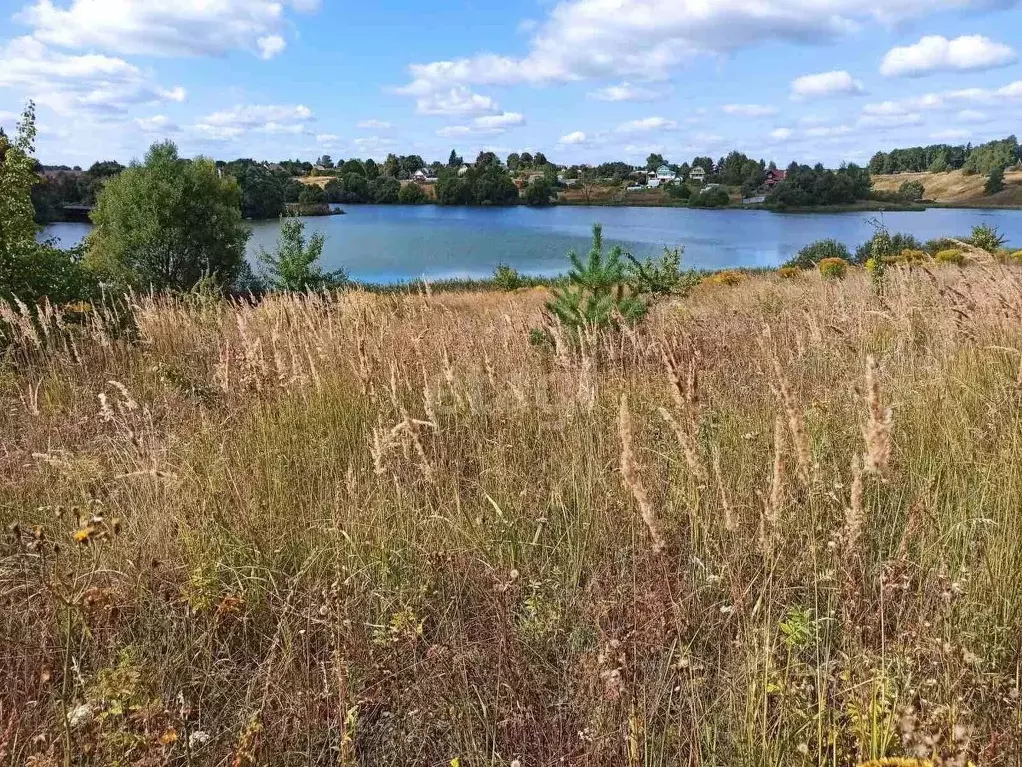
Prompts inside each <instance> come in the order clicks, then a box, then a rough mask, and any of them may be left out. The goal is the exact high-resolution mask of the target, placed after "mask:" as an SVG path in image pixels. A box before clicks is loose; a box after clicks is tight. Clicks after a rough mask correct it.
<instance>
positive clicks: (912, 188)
mask: <svg viewBox="0 0 1022 767" xmlns="http://www.w3.org/2000/svg"><path fill="white" fill-rule="evenodd" d="M924 194H926V188H925V187H924V186H923V185H922V184H921V183H920V182H919V181H906V182H905V183H904V184H902V185H901V187H900V188H899V189H898V196H899V197H900V198H901V199H903V200H905V201H906V202H919V200H921V199H923V195H924Z"/></svg>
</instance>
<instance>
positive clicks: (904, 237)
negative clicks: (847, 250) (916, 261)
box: [851, 229, 923, 266]
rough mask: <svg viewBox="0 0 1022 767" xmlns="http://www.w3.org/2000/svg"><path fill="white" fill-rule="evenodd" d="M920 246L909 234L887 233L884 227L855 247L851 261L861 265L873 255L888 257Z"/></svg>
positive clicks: (919, 248)
mask: <svg viewBox="0 0 1022 767" xmlns="http://www.w3.org/2000/svg"><path fill="white" fill-rule="evenodd" d="M922 247H923V246H922V243H921V242H919V240H917V239H916V238H915V237H913V236H912V235H911V234H902V233H900V232H899V233H897V234H889V233H888V232H887V230H886V229H881V230H880V231H878V232H877V233H876V234H874V235H873V236H872V237H870V238H869V239H868V240H866V241H865V242H864V243H862V244H861V245H860V246H859V247H857V248H856V249H855V254H854V255H853V256H852V258H851V263H853V264H855V265H856V266H862V265H864V264H865V263H866V262H867V261H868V260H869V259H871V258H873V257H874V256H876V257H878V258H885V259H890V258H891V257H892V256H895V255H897V254H898V253H901V252H902V251H903V250H922Z"/></svg>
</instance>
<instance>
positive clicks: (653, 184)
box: [646, 176, 660, 189]
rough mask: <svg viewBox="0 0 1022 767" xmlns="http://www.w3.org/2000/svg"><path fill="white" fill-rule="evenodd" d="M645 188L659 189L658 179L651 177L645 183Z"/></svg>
mask: <svg viewBox="0 0 1022 767" xmlns="http://www.w3.org/2000/svg"><path fill="white" fill-rule="evenodd" d="M646 187H647V188H649V189H657V188H659V187H660V179H659V178H657V177H656V176H653V177H652V178H650V179H649V181H647V182H646Z"/></svg>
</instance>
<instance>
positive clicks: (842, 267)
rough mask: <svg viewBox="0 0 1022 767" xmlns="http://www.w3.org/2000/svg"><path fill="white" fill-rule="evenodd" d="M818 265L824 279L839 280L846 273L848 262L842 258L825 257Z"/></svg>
mask: <svg viewBox="0 0 1022 767" xmlns="http://www.w3.org/2000/svg"><path fill="white" fill-rule="evenodd" d="M818 266H819V269H820V275H821V276H822V277H823V279H825V280H840V279H843V278H844V276H845V274H847V273H848V262H847V261H846V260H845V259H843V258H825V259H823V260H822V261H821V262H820V263H819V264H818Z"/></svg>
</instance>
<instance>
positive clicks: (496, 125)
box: [436, 112, 525, 138]
mask: <svg viewBox="0 0 1022 767" xmlns="http://www.w3.org/2000/svg"><path fill="white" fill-rule="evenodd" d="M524 124H525V116H524V115H522V114H520V113H518V112H502V113H501V114H497V115H483V116H482V117H477V118H475V119H474V120H473V121H472V122H471V123H470V124H469V125H449V126H447V127H445V128H441V129H440V130H438V131H437V132H436V134H437V135H438V136H440V137H441V138H458V137H463V136H499V135H501V134H503V133H507V131H508V129H509V128H514V127H517V126H519V125H524Z"/></svg>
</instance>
